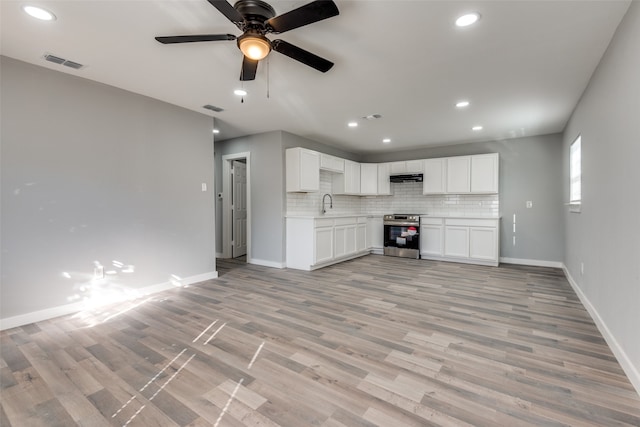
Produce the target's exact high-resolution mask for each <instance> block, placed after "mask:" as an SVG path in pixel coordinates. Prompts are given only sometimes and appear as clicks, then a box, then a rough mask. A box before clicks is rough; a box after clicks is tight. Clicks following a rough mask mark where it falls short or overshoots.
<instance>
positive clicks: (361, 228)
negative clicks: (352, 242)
mask: <svg viewBox="0 0 640 427" xmlns="http://www.w3.org/2000/svg"><path fill="white" fill-rule="evenodd" d="M367 249H369V246H368V245H367V224H366V223H364V224H358V226H357V228H356V252H360V251H364V250H367Z"/></svg>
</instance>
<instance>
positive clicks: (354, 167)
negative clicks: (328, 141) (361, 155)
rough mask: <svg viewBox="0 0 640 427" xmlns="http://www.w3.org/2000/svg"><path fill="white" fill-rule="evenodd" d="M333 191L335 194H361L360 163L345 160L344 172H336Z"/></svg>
mask: <svg viewBox="0 0 640 427" xmlns="http://www.w3.org/2000/svg"><path fill="white" fill-rule="evenodd" d="M331 188H332V191H333V193H334V194H353V195H358V194H360V163H357V162H352V161H351V160H345V161H344V173H343V174H340V173H337V174H334V175H333V183H332V187H331Z"/></svg>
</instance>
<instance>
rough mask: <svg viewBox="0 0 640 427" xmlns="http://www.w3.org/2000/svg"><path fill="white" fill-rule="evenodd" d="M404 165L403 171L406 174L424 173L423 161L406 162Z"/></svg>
mask: <svg viewBox="0 0 640 427" xmlns="http://www.w3.org/2000/svg"><path fill="white" fill-rule="evenodd" d="M405 164H406V166H405V170H406V172H407V173H421V172H422V171H424V161H423V160H407V161H406V162H405Z"/></svg>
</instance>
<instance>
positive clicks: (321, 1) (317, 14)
mask: <svg viewBox="0 0 640 427" xmlns="http://www.w3.org/2000/svg"><path fill="white" fill-rule="evenodd" d="M209 1H211V0H209ZM338 14H340V11H339V10H338V6H336V4H335V3H334V2H333V1H331V0H328V1H327V0H316V1H314V2H311V3H308V4H306V5H304V6H300V7H299V8H297V9H293V10H292V11H289V12H287V13H283V14H282V15H279V16H276V17H274V18H271V19H269V20H267V21H266V22H265V25H266V27H267V28H268V29H269V30H270V31H271V32H273V33H284V32H285V31H289V30H293V29H294V28H299V27H302V26H304V25H309V24H313V23H314V22H318V21H322V20H323V19H327V18H331V17H332V16H336V15H338Z"/></svg>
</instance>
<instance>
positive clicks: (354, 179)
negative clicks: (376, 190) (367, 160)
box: [345, 162, 360, 194]
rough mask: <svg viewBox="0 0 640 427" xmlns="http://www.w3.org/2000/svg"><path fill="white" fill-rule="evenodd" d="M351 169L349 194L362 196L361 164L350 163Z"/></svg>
mask: <svg viewBox="0 0 640 427" xmlns="http://www.w3.org/2000/svg"><path fill="white" fill-rule="evenodd" d="M345 166H346V165H345ZM349 167H350V169H351V172H350V173H351V176H350V177H349V178H350V179H349V181H348V183H349V184H348V187H347V194H360V163H356V162H349Z"/></svg>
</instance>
